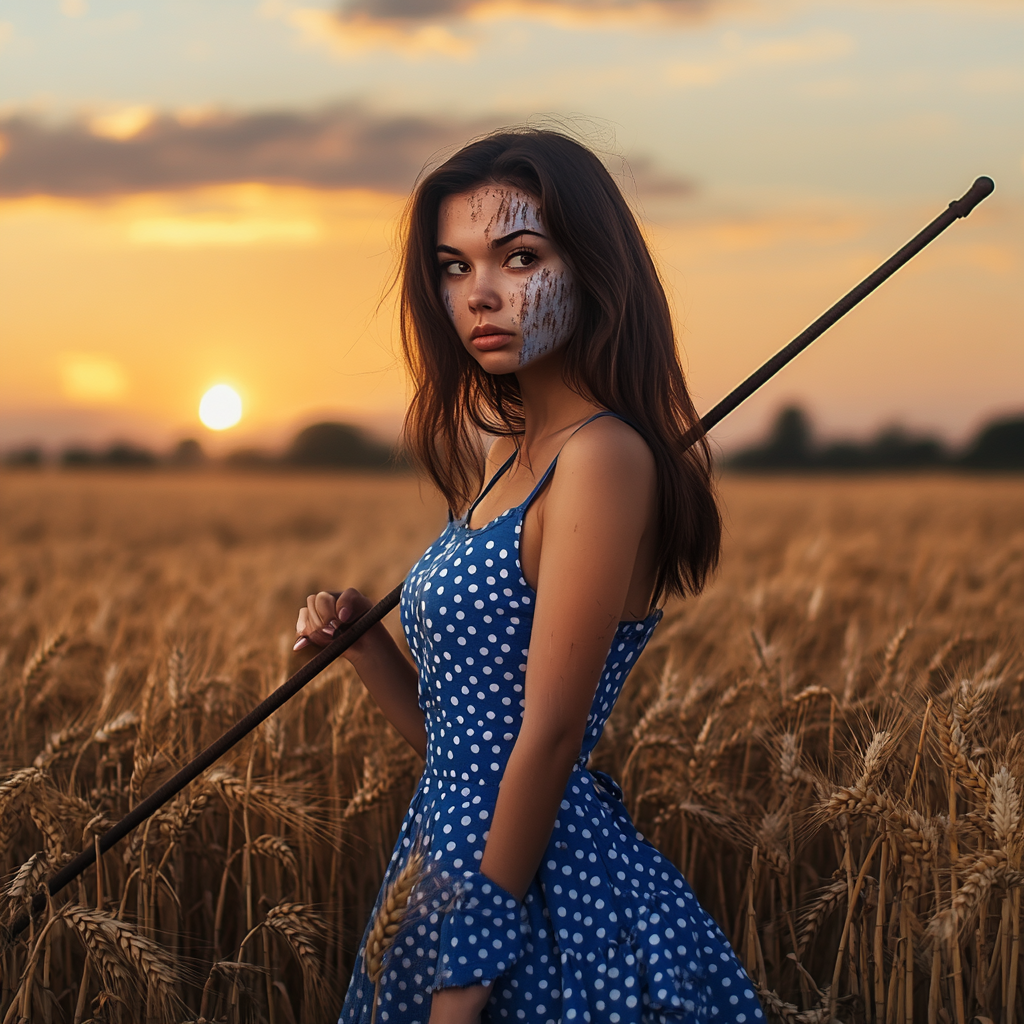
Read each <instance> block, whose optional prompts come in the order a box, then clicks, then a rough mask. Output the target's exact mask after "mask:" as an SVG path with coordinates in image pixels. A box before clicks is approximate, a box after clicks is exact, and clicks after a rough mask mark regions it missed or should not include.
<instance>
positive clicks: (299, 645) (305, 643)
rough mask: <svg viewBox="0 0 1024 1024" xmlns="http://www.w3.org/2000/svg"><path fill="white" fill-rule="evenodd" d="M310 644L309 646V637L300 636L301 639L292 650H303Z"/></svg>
mask: <svg viewBox="0 0 1024 1024" xmlns="http://www.w3.org/2000/svg"><path fill="white" fill-rule="evenodd" d="M308 646H309V637H306V636H300V637H299V639H298V640H296V641H295V646H294V647H293V648H292V650H293V651H301V650H302V648H303V647H308Z"/></svg>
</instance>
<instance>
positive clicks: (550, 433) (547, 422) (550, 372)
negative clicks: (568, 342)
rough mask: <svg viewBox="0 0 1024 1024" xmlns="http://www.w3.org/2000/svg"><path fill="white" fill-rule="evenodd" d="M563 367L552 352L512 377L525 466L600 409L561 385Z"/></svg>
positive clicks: (561, 359) (558, 354)
mask: <svg viewBox="0 0 1024 1024" xmlns="http://www.w3.org/2000/svg"><path fill="white" fill-rule="evenodd" d="M563 366H564V358H563V354H562V353H561V352H559V351H555V352H552V353H551V355H549V356H546V357H545V358H543V359H539V360H537V362H536V363H532V364H531V365H529V366H524V367H523V368H522V369H521V370H519V371H518V372H517V373H516V379H517V380H518V381H519V393H520V395H521V397H522V402H523V421H524V424H525V428H524V433H523V440H522V444H521V449H522V451H523V455H524V459H523V461H524V462H525V463H526V464H527V465H530V464H532V461H533V460H532V455H533V454H534V453H537V454H538V455H544V454H545V448H546V445H547V442H548V441H550V440H552V439H557V440H564V438H559V437H558V435H561V434H564V433H565V432H566V431H568V430H571V429H572V428H573V427H575V426H577V425H578V424H579V423H581V422H583V421H584V420H586V419H587V417H588V416H592V415H593V414H594V413H595V412H598V411H599V410H600V408H601V407H600V406H599V405H596V404H595V403H594V402H592V401H591V400H590V399H588V398H585V397H584V396H582V395H579V394H577V393H576V392H575V391H573V390H572V389H571V388H570V387H569V386H568V385H567V384H566V383H565V380H564V379H563V376H562V373H563Z"/></svg>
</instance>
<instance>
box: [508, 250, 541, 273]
mask: <svg viewBox="0 0 1024 1024" xmlns="http://www.w3.org/2000/svg"><path fill="white" fill-rule="evenodd" d="M536 262H537V257H536V255H535V254H534V253H532V252H514V253H513V254H512V255H511V256H509V258H508V263H506V264H505V265H506V266H507V267H510V268H511V269H512V270H525V269H526V268H527V267H530V266H533V264H534V263H536Z"/></svg>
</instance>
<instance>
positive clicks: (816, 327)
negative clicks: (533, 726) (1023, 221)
mask: <svg viewBox="0 0 1024 1024" xmlns="http://www.w3.org/2000/svg"><path fill="white" fill-rule="evenodd" d="M994 188H995V183H994V182H993V181H992V179H991V178H986V177H981V178H978V179H977V180H976V181H975V182H974V184H973V185H972V186H971V187H970V189H969V190H968V191H967V192H966V193H965V194H964V195H963V196H961V197H960V198H959V199H956V200H954V201H953V202H952V203H950V204H949V207H948V208H947V209H946V210H944V211H943V212H942V213H940V214H939V216H938V217H936V218H935V220H933V221H932V222H931V223H930V224H929V225H928V226H927V227H925V228H923V229H922V230H921V231H919V232H918V233H917V234H916V235H915V236H914V237H913V238H912V239H911V240H910V241H909V242H907V244H906V245H904V246H903V248H902V249H900V250H898V251H897V252H896V253H894V254H893V255H892V256H890V257H889V259H887V260H886V261H885V262H884V263H883V264H882V265H881V266H880V267H879V268H878V269H877V270H875V271H874V272H873V273H872V274H869V275H868V276H867V277H866V278H864V280H863V281H861V282H860V284H858V285H857V286H856V287H855V288H853V289H851V290H850V291H849V292H847V293H846V294H845V295H844V296H843V297H842V298H841V299H840V300H839V301H838V302H837V303H836V304H835V305H834V306H832V307H831V309H829V310H827V311H826V312H825V313H823V314H822V315H821V316H820V317H818V319H817V320H815V321H814V323H812V324H811V325H810V326H809V327H808V328H807V329H806V330H805V331H803V332H802V333H800V334H798V335H797V336H796V337H795V338H794V339H793V340H792V341H791V342H790V343H789V344H788V345H787V346H786V347H785V348H783V349H780V350H779V351H778V352H776V353H775V355H773V356H772V357H771V359H769V360H768V361H767V362H766V363H765V364H764V365H763V366H761V367H759V368H758V369H757V370H755V371H754V372H753V373H752V374H751V375H750V376H749V377H748V378H747V379H746V380H745V381H743V383H742V384H740V385H739V386H738V387H736V388H733V390H732V391H731V392H730V393H729V394H728V395H726V397H725V398H723V399H722V401H720V402H719V403H718V404H717V405H716V406H715V407H714V408H713V409H711V410H710V411H709V412H707V413H706V414H705V415H704V416H702V417H701V421H700V425H699V427H695V428H694V429H693V431H692V432H691V433H690V434H689V435H687V442H688V443H689V444H693V443H694V442H695V441H696V440H697V439H698V438H700V437H701V436H703V435H704V434H706V433H707V432H708V431H709V430H711V428H712V427H714V426H716V425H717V424H718V423H720V422H721V421H722V420H723V419H724V418H725V417H726V416H728V415H729V413H731V412H732V411H733V410H734V409H735V408H736V407H737V406H739V405H740V404H742V403H743V402H745V401H746V400H747V399H748V398H749V397H750V396H751V395H752V394H753V393H754V392H755V391H757V389H758V388H760V387H761V386H762V385H763V384H765V383H767V382H768V381H769V380H771V378H772V377H774V376H775V374H777V373H778V372H779V370H781V369H782V368H783V367H784V366H785V365H786V364H787V363H789V362H791V361H792V360H793V359H795V358H796V357H797V356H798V355H799V354H800V353H801V352H803V350H804V349H805V348H807V346H808V345H810V344H811V342H812V341H814V340H815V338H818V337H820V335H822V334H824V333H825V331H827V330H828V329H829V328H830V327H831V326H832V325H833V324H834V323H835V322H836V321H837V320H839V319H840V318H841V317H843V316H845V315H846V314H847V313H849V311H850V310H851V309H853V307H854V306H856V305H857V303H858V302H860V301H861V299H863V298H865V297H866V296H868V295H870V294H871V293H872V292H873V291H874V290H875V289H876V288H877V287H878V286H879V285H880V284H881V283H882V282H883V281H885V280H886V279H887V278H889V277H891V276H892V275H893V274H894V273H896V271H897V270H899V268H900V267H902V266H903V264H904V263H906V262H907V261H908V260H910V259H912V258H913V257H914V256H916V255H917V254H918V253H919V252H920V251H921V250H922V249H923V248H924V247H925V246H926V245H928V243H929V242H931V241H933V240H934V239H935V238H937V237H938V236H939V235H940V234H941V233H942V232H943V231H945V230H946V228H948V227H949V225H950V224H952V223H953V222H954V221H955V220H957V219H958V218H960V217H966V216H967V215H968V214H969V213H970V212H971V210H973V209H974V208H975V207H976V206H977V205H978V203H980V202H981V201H982V200H983V199H985V198H986V196H989V195H991V194H992V190H993V189H994ZM401 596H402V584H401V583H400V584H399V585H398V586H397V587H395V589H394V590H392V591H391V593H389V594H388V595H387V596H386V597H384V598H382V599H381V600H380V601H378V602H377V603H376V604H375V605H374V606H373V607H372V608H371V609H370V610H369V611H368V612H365V613H364V614H363V615H361V616H360V617H359V618H358V619H356V620H355V622H353V623H352V625H351V626H349V627H348V629H346V630H345V631H344V632H343V633H339V634H338V636H336V637H335V638H334V639H333V640H332V641H331V642H330V643H329V644H328V645H327V646H326V647H324V648H323V650H321V651H320V652H319V653H318V654H317V655H316V656H315V657H313V658H311V659H310V660H309V661H308V662H306V664H305V665H303V666H302V668H300V669H299V670H298V672H296V673H295V675H293V676H292V677H291V678H290V679H288V680H287V681H286V682H284V683H282V684H281V685H280V686H279V687H278V688H277V689H276V690H275V691H274V692H273V693H272V694H270V696H269V697H267V698H266V699H265V700H263V701H262V702H261V703H259V704H257V705H256V707H254V708H253V709H252V711H250V712H249V713H248V714H247V715H246V716H245V717H244V718H242V719H241V720H240V721H238V722H236V723H235V724H234V725H233V726H232V727H231V728H230V729H228V731H227V732H226V733H224V734H223V735H222V736H220V737H219V738H218V739H216V740H214V741H213V743H211V744H210V745H209V746H208V747H207V748H206V749H205V750H203V751H202V752H201V753H200V754H199V755H197V756H196V757H195V758H193V759H192V760H191V761H190V762H189V763H188V764H187V765H185V767H184V768H182V769H181V771H179V772H178V773H177V774H176V775H174V776H173V777H172V778H170V779H168V780H167V781H166V782H165V783H164V784H163V785H162V786H160V787H159V788H158V789H156V790H154V791H153V792H152V793H150V795H149V796H148V797H146V799H145V800H142V801H141V802H140V803H138V804H136V805H135V806H134V807H133V808H132V809H131V810H130V811H129V812H128V813H127V814H126V815H125V816H124V817H123V818H122V819H121V820H120V821H119V822H118V823H117V824H116V825H114V826H113V828H111V829H109V830H108V831H107V832H104V833H103V835H102V836H100V837H99V840H98V842H95V843H92V844H90V845H89V846H88V847H86V848H85V849H84V850H82V852H81V853H80V854H78V856H77V857H75V858H74V859H73V860H71V861H69V862H68V863H67V864H66V865H65V866H64V867H63V868H61V870H60V871H58V872H57V873H56V874H55V875H54V876H53V877H52V878H51V879H50V880H49V881H48V882H47V883H46V887H47V889H48V890H49V894H50V896H55V895H56V894H57V893H58V892H60V890H61V889H63V888H64V887H65V886H66V885H67V884H68V883H69V882H72V881H73V880H74V879H76V878H77V877H78V876H79V875H80V874H81V873H82V872H83V871H85V870H86V868H88V867H89V866H90V865H92V864H93V863H95V861H96V857H97V852H98V853H100V854H103V853H106V851H107V850H109V849H110V848H111V847H112V846H113V845H114V844H115V843H117V842H119V841H120V840H122V839H123V838H124V837H125V836H126V835H128V834H129V833H130V832H131V831H132V830H133V829H135V828H138V826H139V825H141V824H142V823H143V822H144V821H145V820H146V819H147V818H149V817H150V816H151V815H153V814H155V813H156V812H157V811H158V810H159V809H160V808H161V807H163V805H164V804H165V803H167V801H168V800H170V799H171V798H172V797H174V796H175V795H176V794H178V793H180V792H181V790H183V789H184V788H185V787H186V786H187V785H188V784H189V783H190V782H192V780H193V779H195V778H197V777H198V776H199V775H201V774H202V773H203V772H204V771H206V769H207V768H209V767H210V766H211V765H212V764H213V763H214V762H215V761H217V760H218V759H219V758H220V757H222V756H223V755H224V754H226V753H227V752H228V751H229V750H230V749H231V748H232V747H233V746H234V745H235V744H236V743H238V742H239V740H241V739H243V738H244V737H246V736H248V735H249V733H250V732H252V730H253V729H255V728H256V726H258V725H259V724H260V723H261V722H263V721H264V720H265V719H267V718H269V717H270V716H271V715H272V714H273V713H274V712H275V711H276V710H277V709H278V708H279V707H281V705H283V704H285V703H287V702H288V701H289V700H291V698H292V697H294V696H295V694H297V693H298V692H299V690H301V689H302V688H303V687H304V686H305V685H306V684H307V683H308V682H309V681H310V680H311V679H313V678H315V677H316V676H317V675H319V673H320V672H322V671H323V670H324V669H325V668H327V666H328V665H330V664H331V662H332V661H334V660H335V659H336V658H338V657H339V656H340V655H342V654H343V653H344V652H345V651H346V650H348V648H349V647H351V646H352V644H354V643H355V642H356V641H357V640H358V639H359V638H360V637H361V636H362V635H363V634H364V633H365V632H366V631H367V630H368V629H369V628H370V627H371V626H375V625H376V624H377V623H378V622H380V621H381V619H383V618H384V616H385V615H387V614H388V612H390V611H391V610H392V609H393V608H395V607H396V606H397V604H398V602H399V600H400V598H401ZM45 906H46V896H45V895H44V894H43V893H36V895H35V896H34V897H33V898H32V904H31V909H30V912H29V914H37V913H39V912H40V911H41V910H42V909H43V908H44V907H45ZM29 914H22V915H21V916H19V917H18V918H17V919H16V920H15V921H14V922H13V923H12V925H11V926H10V928H9V929H8V935H7V938H8V939H11V938H13V937H14V936H16V935H18V934H19V933H20V932H22V931H24V929H25V928H26V927H28V923H29Z"/></svg>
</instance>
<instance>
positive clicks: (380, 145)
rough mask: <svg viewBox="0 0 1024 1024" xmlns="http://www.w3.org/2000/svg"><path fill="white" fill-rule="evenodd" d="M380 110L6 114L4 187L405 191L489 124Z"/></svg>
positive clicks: (51, 191)
mask: <svg viewBox="0 0 1024 1024" xmlns="http://www.w3.org/2000/svg"><path fill="white" fill-rule="evenodd" d="M494 126H495V124H494V121H483V120H477V121H455V120H450V119H444V118H431V117H424V116H416V115H407V116H401V115H398V116H396V115H390V116H389V115H378V114H374V113H372V112H370V111H367V110H365V109H364V108H362V107H360V106H358V105H354V104H349V105H346V106H339V107H334V108H329V109H326V110H319V111H310V112H294V111H263V112H256V113H244V114H235V113H230V112H226V111H211V110H201V111H185V112H183V113H182V114H181V115H180V116H178V115H174V114H168V113H160V114H157V113H155V112H154V111H152V110H150V109H149V108H146V107H132V108H128V109H126V110H120V111H114V112H111V113H105V114H101V115H98V116H94V117H92V118H91V119H88V120H82V121H72V122H69V123H65V124H58V125H53V124H49V123H46V122H44V121H42V120H40V119H38V118H35V117H30V116H27V115H19V114H12V115H8V116H6V117H0V138H3V139H4V140H5V143H6V149H5V151H4V153H3V158H2V159H0V197H2V196H29V195H53V196H83V197H84V196H114V195H123V194H127V193H138V192H159V191H166V190H168V189H190V188H200V187H205V186H208V185H216V184H226V183H231V182H246V181H263V182H268V183H274V184H278V185H302V186H307V187H312V188H324V189H337V188H342V189H343V188H373V189H384V190H389V189H393V190H398V191H405V190H407V189H408V188H409V187H410V186H411V184H412V182H413V181H414V180H415V178H416V175H417V174H418V173H419V171H420V169H421V168H422V166H423V162H424V160H426V159H427V157H429V156H430V155H431V154H432V153H435V152H437V151H438V150H439V149H441V148H443V147H445V146H449V145H452V144H454V143H457V142H461V141H463V140H465V139H466V138H469V137H472V136H473V135H477V134H479V133H480V132H481V131H483V130H486V129H487V128H491V127H494Z"/></svg>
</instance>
